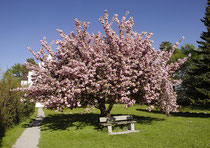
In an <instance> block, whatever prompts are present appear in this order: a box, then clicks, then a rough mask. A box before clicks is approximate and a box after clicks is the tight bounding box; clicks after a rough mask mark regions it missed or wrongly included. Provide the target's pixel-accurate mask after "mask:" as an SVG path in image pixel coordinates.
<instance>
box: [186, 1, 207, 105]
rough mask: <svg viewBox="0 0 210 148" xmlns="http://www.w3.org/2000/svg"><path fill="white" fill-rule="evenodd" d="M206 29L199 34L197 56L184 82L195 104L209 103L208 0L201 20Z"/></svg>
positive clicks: (188, 94)
mask: <svg viewBox="0 0 210 148" xmlns="http://www.w3.org/2000/svg"><path fill="white" fill-rule="evenodd" d="M201 21H202V22H203V23H204V25H205V26H206V29H207V31H206V32H203V33H202V34H201V37H200V38H201V39H202V41H197V42H198V43H199V50H197V51H195V52H196V53H197V54H198V56H199V58H194V59H193V63H194V64H193V66H192V67H191V69H190V71H189V79H188V82H186V85H187V96H188V97H189V98H190V99H191V100H192V101H193V103H194V104H196V105H208V106H209V105H210V0H208V3H207V7H206V12H205V17H204V18H203V19H202V20H201Z"/></svg>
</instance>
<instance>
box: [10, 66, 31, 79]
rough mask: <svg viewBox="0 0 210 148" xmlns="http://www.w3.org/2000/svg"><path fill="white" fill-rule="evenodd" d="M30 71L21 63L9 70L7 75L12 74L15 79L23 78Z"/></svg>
mask: <svg viewBox="0 0 210 148" xmlns="http://www.w3.org/2000/svg"><path fill="white" fill-rule="evenodd" d="M27 72H28V71H27V69H26V67H25V66H24V65H22V64H20V63H17V64H15V65H13V66H12V67H11V68H9V69H7V71H6V74H7V73H10V74H12V75H13V76H14V77H18V78H20V77H22V76H23V75H24V74H26V73H27Z"/></svg>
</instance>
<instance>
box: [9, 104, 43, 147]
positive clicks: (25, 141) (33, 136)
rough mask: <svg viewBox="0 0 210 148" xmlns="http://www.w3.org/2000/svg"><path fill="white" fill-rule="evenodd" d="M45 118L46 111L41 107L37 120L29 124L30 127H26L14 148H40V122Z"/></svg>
mask: <svg viewBox="0 0 210 148" xmlns="http://www.w3.org/2000/svg"><path fill="white" fill-rule="evenodd" d="M43 119H44V111H43V109H42V108H41V107H40V108H39V109H38V114H37V116H36V120H35V121H34V122H32V123H31V124H30V125H29V128H27V129H25V130H24V132H23V133H22V135H21V136H20V137H19V138H18V139H17V141H16V143H15V145H13V146H12V148H38V146H37V145H38V144H39V138H40V124H41V121H42V120H43Z"/></svg>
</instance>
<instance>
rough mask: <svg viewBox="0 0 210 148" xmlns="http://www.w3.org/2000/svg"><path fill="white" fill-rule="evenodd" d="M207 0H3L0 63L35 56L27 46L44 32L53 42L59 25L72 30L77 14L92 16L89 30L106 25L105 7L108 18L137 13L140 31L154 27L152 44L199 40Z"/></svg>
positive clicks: (35, 47)
mask: <svg viewBox="0 0 210 148" xmlns="http://www.w3.org/2000/svg"><path fill="white" fill-rule="evenodd" d="M206 3H207V0H74V1H72V0H0V68H1V69H2V70H3V71H5V70H6V69H7V68H9V67H11V66H12V65H14V64H16V63H24V62H25V60H26V59H27V58H30V57H33V56H32V54H31V53H30V52H29V51H28V49H27V48H26V47H27V46H30V47H31V48H32V49H33V50H35V51H37V50H38V49H39V48H40V47H41V45H40V40H41V39H43V37H44V36H45V37H46V38H47V40H48V41H49V42H51V41H53V40H56V39H59V34H58V32H57V31H56V29H57V28H59V29H61V30H63V31H64V32H65V33H69V32H71V31H74V18H75V17H77V18H78V19H79V20H81V21H89V22H91V24H90V27H89V29H88V32H89V33H92V32H94V33H96V32H98V31H102V26H101V24H100V23H99V21H98V19H99V17H100V16H103V13H104V10H105V9H107V10H108V13H109V16H110V18H112V16H113V15H114V14H118V15H119V17H120V18H121V17H122V16H123V15H124V14H125V12H126V11H129V12H130V14H129V16H133V18H134V22H135V25H134V29H135V31H137V32H142V31H146V32H153V33H154V36H153V37H152V40H154V47H155V48H159V45H160V43H161V42H162V41H171V42H172V43H175V42H176V41H178V40H179V39H180V37H181V36H184V37H185V39H184V40H183V41H182V43H181V45H184V44H185V43H190V44H194V45H196V46H197V45H198V44H197V43H196V41H197V40H200V34H201V33H202V31H205V30H206V29H205V27H204V25H203V23H202V22H201V21H200V19H202V18H203V17H204V13H205V7H206Z"/></svg>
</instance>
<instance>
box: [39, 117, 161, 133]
mask: <svg viewBox="0 0 210 148" xmlns="http://www.w3.org/2000/svg"><path fill="white" fill-rule="evenodd" d="M117 115H120V114H112V116H117ZM99 118H100V115H99V114H94V113H87V114H56V115H49V116H47V117H45V118H44V120H43V121H42V123H41V124H42V126H41V130H42V131H45V130H66V129H67V128H69V127H76V130H78V129H83V128H84V127H86V126H94V129H95V130H101V131H102V130H103V128H106V127H104V126H102V125H100V124H99ZM133 118H134V120H135V121H136V122H137V123H140V124H151V123H152V122H153V121H163V120H164V119H158V118H151V117H143V116H136V115H133Z"/></svg>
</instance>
